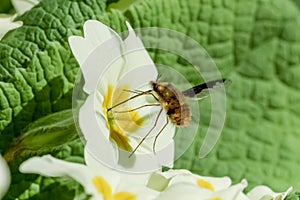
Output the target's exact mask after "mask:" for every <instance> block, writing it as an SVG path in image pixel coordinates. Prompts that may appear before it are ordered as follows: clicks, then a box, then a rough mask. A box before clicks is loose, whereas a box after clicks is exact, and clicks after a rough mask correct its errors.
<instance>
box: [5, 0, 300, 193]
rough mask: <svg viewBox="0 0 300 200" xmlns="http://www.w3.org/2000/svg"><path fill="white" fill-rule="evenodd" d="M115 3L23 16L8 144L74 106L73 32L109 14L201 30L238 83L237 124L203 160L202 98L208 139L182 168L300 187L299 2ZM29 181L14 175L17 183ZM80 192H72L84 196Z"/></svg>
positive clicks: (13, 46)
mask: <svg viewBox="0 0 300 200" xmlns="http://www.w3.org/2000/svg"><path fill="white" fill-rule="evenodd" d="M111 2H114V1H111ZM105 6H106V3H105V2H101V1H96V0H86V1H84V2H83V1H79V0H78V1H76V0H68V1H67V0H65V1H64V0H52V1H46V0H44V1H42V2H41V4H40V5H39V6H37V7H35V8H34V9H32V10H31V11H29V12H27V13H25V14H24V15H23V16H21V17H20V20H23V21H24V24H25V25H24V26H23V27H22V28H19V29H17V30H15V31H12V32H10V33H9V34H7V36H6V37H5V38H4V39H3V40H2V41H1V43H0V49H1V53H0V108H1V109H0V130H1V136H0V149H4V148H5V147H7V146H8V145H9V143H10V141H11V140H12V138H13V137H14V136H16V135H18V134H19V132H20V130H21V129H22V128H24V126H26V125H27V124H28V123H29V122H31V121H33V120H34V119H37V118H39V117H41V116H44V115H47V114H49V113H52V112H55V111H59V110H62V109H65V108H70V106H71V93H72V88H73V82H74V80H75V76H76V73H77V70H78V66H77V64H76V61H75V59H74V58H73V56H72V54H71V52H70V50H69V46H68V44H67V37H68V36H69V35H73V34H77V35H78V34H82V31H81V29H82V25H83V23H84V21H85V20H87V19H99V20H101V21H102V22H104V23H106V24H108V25H111V27H112V28H114V29H115V30H116V31H118V32H121V31H122V30H125V26H124V21H125V20H128V21H129V22H130V23H131V24H132V25H133V26H134V27H135V28H138V27H148V26H158V27H165V28H170V29H173V30H177V31H180V32H182V33H185V34H187V35H189V36H191V37H192V38H194V39H195V40H197V41H198V42H199V43H200V44H201V45H203V46H204V48H205V49H207V51H208V52H209V54H210V55H211V56H212V57H213V58H214V61H215V62H216V64H217V66H218V67H219V69H220V71H221V73H222V74H223V75H224V76H226V77H229V78H230V79H231V80H232V85H231V86H230V88H229V89H228V100H227V101H228V109H227V122H226V125H225V128H224V131H223V134H222V137H221V139H220V141H219V143H218V145H217V147H216V148H215V150H214V151H213V152H212V153H211V154H210V155H209V156H208V157H207V158H205V159H201V160H199V159H198V153H199V148H200V145H201V140H202V137H203V133H205V130H206V128H207V125H206V124H208V122H209V118H210V115H209V114H205V113H210V109H209V107H210V102H209V100H205V101H203V102H201V105H200V109H201V113H204V114H203V116H201V117H202V118H201V120H202V121H201V127H200V129H199V137H198V139H197V140H196V141H195V142H194V144H193V145H192V146H191V148H190V149H189V150H188V152H187V153H186V154H185V155H184V156H183V157H182V158H181V159H179V160H178V161H177V163H176V164H175V166H176V167H177V168H188V169H190V170H192V171H193V172H196V173H199V174H201V175H214V176H224V175H229V176H230V177H231V178H233V180H234V181H235V182H237V181H240V179H242V178H247V180H248V181H249V183H250V185H251V186H253V185H257V184H267V185H269V186H271V187H272V188H273V189H275V190H279V191H282V190H284V189H286V188H287V187H288V186H290V185H293V186H294V188H295V189H297V190H299V189H300V183H299V181H298V180H299V178H300V170H299V167H298V166H299V164H300V158H299V156H298V152H299V151H300V129H299V120H300V106H299V105H300V104H299V100H300V94H299V89H300V84H299V83H298V80H299V79H300V60H299V59H300V56H299V55H300V31H299V30H300V13H299V9H298V8H297V7H296V4H295V3H294V2H292V1H282V0H256V1H248V0H240V1H237V0H236V1H235V0H213V1H211V0H189V1H186V0H164V1H162V0H152V1H149V0H148V1H134V3H133V4H132V5H131V6H130V5H128V7H126V6H125V7H124V6H123V4H122V6H121V7H120V10H117V9H118V6H116V5H115V6H114V7H115V9H113V8H110V9H105ZM108 6H109V4H108ZM150 53H151V55H152V56H153V58H154V59H155V62H158V63H163V64H167V65H170V66H174V67H175V68H176V69H177V70H178V71H180V72H181V73H184V74H186V75H188V76H189V77H188V78H189V80H191V81H193V82H194V83H195V84H197V83H200V82H201V80H198V77H196V76H193V73H192V72H193V68H192V67H191V66H190V65H188V64H187V63H185V62H183V61H182V60H180V59H179V58H178V57H177V56H176V55H175V56H174V55H171V54H169V53H164V52H160V51H154V52H150ZM65 149H68V153H66V155H73V153H74V152H73V148H72V147H70V146H66V147H65ZM64 151H66V150H64ZM64 151H62V152H61V154H64V153H63V152H64ZM62 157H64V158H66V157H67V156H62ZM24 176H25V175H24ZM25 177H28V176H25ZM21 180H22V179H21V178H18V176H14V183H15V184H16V185H17V184H18V186H20V182H18V181H21ZM33 180H36V179H31V180H30V181H33ZM30 181H27V182H26V183H30ZM37 185H38V186H39V187H40V185H43V184H37ZM66 185H68V184H66ZM16 188H18V189H16ZM20 188H21V189H20ZM25 188H28V184H24V187H13V188H12V189H11V191H10V192H9V195H10V197H12V195H16V194H17V193H16V192H15V193H14V191H15V190H16V191H22V189H23V191H25V190H26V189H25ZM57 188H59V187H57ZM57 190H60V189H57ZM29 191H34V190H30V189H29ZM54 191H55V190H54ZM54 191H53V192H54ZM70 191H71V193H72V191H73V193H72V194H71V193H70V196H72V195H74V194H75V193H74V190H70ZM22 193H23V192H21V193H20V194H22ZM32 193H33V194H37V193H39V191H38V192H37V191H35V192H32ZM33 196H34V195H33ZM15 197H16V196H15Z"/></svg>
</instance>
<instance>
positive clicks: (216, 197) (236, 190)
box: [147, 170, 248, 200]
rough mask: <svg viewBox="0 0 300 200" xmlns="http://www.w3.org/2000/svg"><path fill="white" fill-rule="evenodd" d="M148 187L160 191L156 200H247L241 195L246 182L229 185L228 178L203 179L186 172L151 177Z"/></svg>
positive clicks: (159, 174)
mask: <svg viewBox="0 0 300 200" xmlns="http://www.w3.org/2000/svg"><path fill="white" fill-rule="evenodd" d="M147 185H148V187H150V188H153V189H156V190H158V191H161V194H160V195H159V196H158V198H157V199H158V200H163V199H173V200H174V199H175V200H176V199H182V198H183V197H184V198H185V199H189V200H193V199H195V200H247V199H248V198H247V197H245V195H242V191H243V189H244V188H245V187H246V186H247V181H246V180H242V182H241V183H239V184H236V185H231V180H230V178H228V177H222V178H216V177H204V176H199V175H196V174H192V173H191V172H189V171H187V170H169V171H167V172H163V173H156V174H154V175H152V177H151V178H150V180H149V182H148V184H147Z"/></svg>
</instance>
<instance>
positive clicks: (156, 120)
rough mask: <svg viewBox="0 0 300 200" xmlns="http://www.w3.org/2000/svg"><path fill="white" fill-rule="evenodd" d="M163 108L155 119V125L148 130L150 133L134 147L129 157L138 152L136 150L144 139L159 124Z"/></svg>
mask: <svg viewBox="0 0 300 200" xmlns="http://www.w3.org/2000/svg"><path fill="white" fill-rule="evenodd" d="M162 111H163V109H160V111H159V113H158V115H157V117H156V119H155V122H154V125H153V126H152V128H151V129H150V130H149V131H148V133H147V134H146V135H145V136H144V137H143V139H142V140H141V141H140V143H139V144H138V145H137V146H136V147H135V148H134V150H133V151H132V152H131V153H130V155H129V158H130V157H131V156H132V155H133V154H134V152H136V150H137V149H138V148H139V146H140V145H141V144H142V143H143V142H144V140H145V139H146V138H147V137H148V136H149V134H150V133H151V131H152V130H153V129H154V128H155V127H156V125H157V122H158V119H159V116H160V115H161V113H162Z"/></svg>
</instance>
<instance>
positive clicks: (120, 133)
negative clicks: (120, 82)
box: [102, 85, 144, 151]
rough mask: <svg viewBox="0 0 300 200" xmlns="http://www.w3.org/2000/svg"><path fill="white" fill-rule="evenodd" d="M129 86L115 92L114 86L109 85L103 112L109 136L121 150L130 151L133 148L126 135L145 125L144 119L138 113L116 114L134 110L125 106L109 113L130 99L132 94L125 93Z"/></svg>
mask: <svg viewBox="0 0 300 200" xmlns="http://www.w3.org/2000/svg"><path fill="white" fill-rule="evenodd" d="M128 89H129V87H128V86H121V87H119V88H117V89H116V90H115V91H114V88H113V86H112V85H108V89H107V93H106V94H105V96H104V101H103V103H102V111H103V113H104V115H105V116H106V119H107V120H106V126H107V128H108V130H109V135H110V138H111V139H112V140H114V141H115V142H116V143H117V145H118V146H119V147H120V148H123V149H124V150H127V151H130V150H131V146H130V144H129V139H128V137H127V135H126V134H125V133H124V132H125V131H126V132H127V133H133V132H135V131H137V129H138V128H139V127H140V126H142V125H143V123H144V119H143V118H142V117H141V116H140V115H139V114H138V112H136V111H131V112H122V113H118V112H114V110H116V111H126V110H130V109H132V108H129V107H125V104H121V105H120V106H118V107H116V108H114V109H112V110H110V111H107V109H108V108H110V107H112V106H113V105H116V104H118V103H120V102H122V101H124V100H126V99H128V98H129V95H130V93H129V92H124V90H128Z"/></svg>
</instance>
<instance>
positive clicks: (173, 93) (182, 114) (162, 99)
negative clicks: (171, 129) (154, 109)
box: [108, 79, 227, 157]
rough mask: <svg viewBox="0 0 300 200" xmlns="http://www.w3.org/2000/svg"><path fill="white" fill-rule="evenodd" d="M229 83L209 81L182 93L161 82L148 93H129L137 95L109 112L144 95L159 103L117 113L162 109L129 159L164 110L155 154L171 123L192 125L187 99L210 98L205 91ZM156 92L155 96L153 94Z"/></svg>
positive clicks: (179, 125)
mask: <svg viewBox="0 0 300 200" xmlns="http://www.w3.org/2000/svg"><path fill="white" fill-rule="evenodd" d="M225 81H226V82H227V80H226V79H220V80H214V81H209V82H207V83H203V84H200V85H197V86H194V87H192V88H190V89H187V90H185V91H180V90H179V89H177V88H176V87H175V86H173V85H172V84H171V83H169V82H161V81H151V82H150V84H151V86H152V89H151V90H147V91H139V90H135V91H129V92H133V93H135V94H136V95H134V96H132V97H130V98H129V99H127V100H125V101H122V102H120V103H118V104H116V105H114V106H112V107H111V108H109V109H108V111H110V110H112V109H113V108H115V107H117V106H119V105H121V104H124V103H126V102H127V101H129V100H131V99H134V98H137V97H139V96H142V95H151V96H153V98H154V99H155V100H156V101H157V102H158V103H153V104H145V105H143V106H140V107H137V108H134V109H131V110H127V111H116V112H119V113H120V112H131V111H134V110H138V109H140V108H143V107H147V106H161V109H160V111H159V113H158V115H157V117H156V120H155V122H154V125H153V126H152V128H151V129H150V130H149V131H148V133H147V134H146V135H145V136H144V137H143V138H142V140H141V141H140V142H139V144H138V145H137V146H136V147H135V148H134V150H133V151H132V152H131V154H130V155H129V157H131V156H132V155H133V154H134V153H135V151H136V150H137V149H138V148H139V146H140V145H141V144H142V143H143V142H144V140H145V139H146V138H147V137H148V136H149V134H150V133H151V131H152V130H153V129H154V128H155V127H156V125H157V122H158V119H159V117H160V115H161V113H162V111H163V110H165V112H166V115H167V118H166V123H165V124H164V126H163V127H162V128H161V129H160V131H159V132H158V133H157V134H156V136H155V139H154V142H153V152H154V153H155V144H156V141H157V138H158V136H159V135H160V133H161V132H162V131H163V130H164V128H165V127H166V126H167V125H168V123H169V121H171V123H173V124H174V125H176V126H178V127H186V126H188V125H189V124H190V121H191V111H190V108H189V106H188V104H187V103H186V100H185V97H190V98H194V99H201V98H204V97H205V96H208V94H209V93H207V94H202V95H201V93H202V92H203V91H205V90H206V89H210V88H213V87H215V86H216V85H217V84H218V83H220V84H223V83H224V82H225ZM153 92H155V94H156V95H155V94H153Z"/></svg>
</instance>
